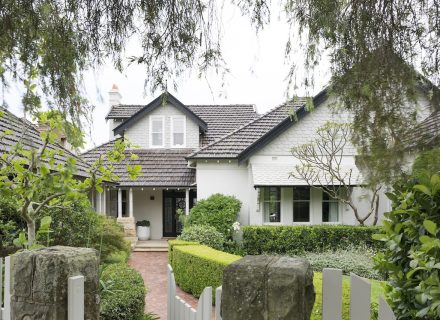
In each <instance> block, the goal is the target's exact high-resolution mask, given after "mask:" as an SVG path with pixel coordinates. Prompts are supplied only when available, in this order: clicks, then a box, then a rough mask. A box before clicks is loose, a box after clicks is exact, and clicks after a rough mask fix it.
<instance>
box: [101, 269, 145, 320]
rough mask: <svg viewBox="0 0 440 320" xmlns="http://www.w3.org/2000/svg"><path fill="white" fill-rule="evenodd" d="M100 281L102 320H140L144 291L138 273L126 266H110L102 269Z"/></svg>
mask: <svg viewBox="0 0 440 320" xmlns="http://www.w3.org/2000/svg"><path fill="white" fill-rule="evenodd" d="M100 281H101V282H102V283H104V284H105V287H106V289H105V290H102V289H101V319H102V320H122V319H124V320H142V319H143V317H144V307H145V294H146V289H145V285H144V280H143V279H142V276H141V275H140V273H139V272H137V271H136V270H134V269H132V268H130V267H129V266H127V265H126V264H123V263H121V264H112V265H109V266H107V267H106V268H104V270H103V271H102V273H101V279H100Z"/></svg>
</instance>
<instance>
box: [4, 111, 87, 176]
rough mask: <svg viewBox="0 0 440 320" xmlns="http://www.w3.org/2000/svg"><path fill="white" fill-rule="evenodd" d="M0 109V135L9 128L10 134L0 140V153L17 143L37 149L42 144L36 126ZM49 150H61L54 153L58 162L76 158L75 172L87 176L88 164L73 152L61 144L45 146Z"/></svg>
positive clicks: (28, 148)
mask: <svg viewBox="0 0 440 320" xmlns="http://www.w3.org/2000/svg"><path fill="white" fill-rule="evenodd" d="M0 111H1V112H3V113H4V115H3V117H0V135H1V134H2V133H4V132H5V131H6V130H10V131H11V132H12V134H10V135H5V136H4V137H3V138H2V139H1V140H0V154H2V153H7V152H9V151H10V150H11V148H12V147H14V146H15V145H16V144H17V143H19V142H20V143H21V144H22V145H23V147H24V148H25V149H27V150H30V149H38V148H41V147H42V146H43V141H42V140H41V137H40V132H39V131H38V129H37V127H36V126H35V125H34V124H33V123H31V122H29V121H27V120H25V119H21V118H19V117H17V116H16V115H14V114H13V113H11V112H9V111H8V110H6V109H4V108H2V107H0ZM47 148H48V149H49V150H60V149H61V150H62V151H63V152H64V154H63V155H56V156H55V159H56V160H57V161H59V162H60V163H65V162H66V160H67V158H68V157H73V158H75V159H76V169H77V171H76V172H75V174H76V175H77V176H80V177H89V176H90V175H89V173H88V169H89V168H90V166H89V164H88V163H86V162H85V161H83V160H82V159H81V158H79V157H78V156H77V155H75V154H73V153H72V152H70V151H69V150H67V149H65V148H64V147H62V146H61V145H59V144H57V143H55V144H49V145H48V147H47Z"/></svg>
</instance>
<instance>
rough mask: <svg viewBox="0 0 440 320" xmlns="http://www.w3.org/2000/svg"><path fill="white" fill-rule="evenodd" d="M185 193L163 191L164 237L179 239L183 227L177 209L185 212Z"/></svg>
mask: <svg viewBox="0 0 440 320" xmlns="http://www.w3.org/2000/svg"><path fill="white" fill-rule="evenodd" d="M185 204H186V201H185V191H166V190H164V191H163V236H164V237H177V235H179V234H180V232H181V231H182V226H181V224H180V222H179V219H178V216H177V209H182V210H183V212H185Z"/></svg>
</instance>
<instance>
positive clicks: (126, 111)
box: [105, 104, 145, 119]
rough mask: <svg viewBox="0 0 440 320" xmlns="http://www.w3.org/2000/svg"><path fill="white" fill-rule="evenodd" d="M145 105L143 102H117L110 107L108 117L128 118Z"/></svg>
mask: <svg viewBox="0 0 440 320" xmlns="http://www.w3.org/2000/svg"><path fill="white" fill-rule="evenodd" d="M143 107H145V105H142V104H117V105H114V106H112V107H111V108H110V112H109V113H108V114H107V116H106V117H105V118H106V119H127V118H130V117H131V116H132V115H133V114H135V113H136V112H138V111H139V110H141V109H142V108H143Z"/></svg>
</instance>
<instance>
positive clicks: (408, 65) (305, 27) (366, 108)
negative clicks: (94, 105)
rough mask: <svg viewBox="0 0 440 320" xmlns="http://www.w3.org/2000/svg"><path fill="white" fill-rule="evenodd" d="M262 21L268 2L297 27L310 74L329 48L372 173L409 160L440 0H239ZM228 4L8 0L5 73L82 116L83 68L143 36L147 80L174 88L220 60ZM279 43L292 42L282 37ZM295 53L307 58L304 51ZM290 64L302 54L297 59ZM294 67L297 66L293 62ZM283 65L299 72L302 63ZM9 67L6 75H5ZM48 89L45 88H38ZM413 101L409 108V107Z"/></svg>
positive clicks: (431, 63) (35, 99)
mask: <svg viewBox="0 0 440 320" xmlns="http://www.w3.org/2000/svg"><path fill="white" fill-rule="evenodd" d="M234 3H235V4H237V5H238V6H239V7H240V8H241V10H242V12H243V14H245V15H247V16H249V17H250V22H251V23H253V24H254V25H255V26H256V29H259V28H263V27H265V26H267V25H268V24H269V23H270V15H271V10H272V11H273V10H276V11H278V12H280V17H281V18H284V19H286V21H287V23H288V24H289V25H290V26H291V33H290V35H288V36H289V41H288V42H287V45H286V56H287V57H288V58H289V57H291V55H292V53H293V52H294V50H293V49H294V48H296V47H302V48H303V49H304V52H305V56H304V58H305V59H304V64H305V66H306V69H308V70H309V71H311V72H310V73H308V74H307V75H306V77H305V79H304V83H303V85H304V86H310V85H311V84H312V83H313V72H312V71H313V69H314V68H315V67H316V65H318V64H319V61H320V59H321V57H322V54H328V55H329V56H330V63H331V71H332V75H333V78H332V82H331V83H332V86H331V91H332V92H333V93H334V94H336V95H337V96H338V97H339V102H340V103H339V105H340V106H341V107H344V108H347V109H350V110H352V111H353V113H354V128H355V134H354V142H355V143H356V145H357V146H358V147H359V150H360V152H361V154H363V155H368V156H370V157H371V159H386V161H376V160H375V161H365V162H366V163H367V162H368V163H369V164H370V165H371V166H372V167H373V168H374V170H379V171H382V172H383V173H389V174H386V175H379V176H383V177H384V178H386V179H391V178H392V177H393V175H394V174H395V173H397V172H398V171H399V169H400V161H399V159H401V157H400V156H399V155H401V154H402V153H403V149H404V147H405V146H404V144H403V142H402V139H401V138H402V136H403V135H404V133H405V132H406V131H408V130H409V129H410V128H411V127H413V125H414V119H415V112H414V110H415V107H414V105H415V101H416V100H417V96H418V94H419V93H420V92H421V91H420V90H419V87H418V85H419V84H420V80H423V78H421V77H420V75H422V76H424V77H425V78H426V79H429V80H430V81H422V82H423V83H422V87H423V89H424V91H425V92H426V94H427V96H428V97H429V98H430V102H431V103H432V104H433V105H434V106H435V107H437V106H438V93H437V92H436V89H435V87H433V84H434V85H438V84H439V58H440V54H439V48H440V41H439V34H440V17H439V10H440V3H439V2H438V1H436V0H283V1H281V2H280V3H279V4H276V5H271V1H269V0H241V1H238V2H234ZM220 25H221V24H220V12H219V10H218V8H217V3H216V1H214V0H188V1H175V0H165V1H157V0H136V1H123V0H114V1H113V0H104V1H98V0H68V1H57V0H52V1H49V0H37V1H15V0H4V1H1V6H0V28H1V30H2V33H1V34H0V66H1V68H0V74H2V75H3V81H4V83H7V79H8V77H6V75H7V74H8V75H9V74H12V75H13V76H14V77H15V79H16V80H19V81H23V83H24V84H25V86H26V89H27V91H26V93H25V95H24V97H23V104H24V106H25V108H26V110H29V111H31V112H32V111H33V110H35V109H36V108H37V107H38V106H39V105H40V99H41V96H42V95H41V93H44V97H45V98H46V99H47V100H48V101H49V105H50V106H52V107H54V108H57V109H60V110H62V111H63V113H64V114H65V115H66V117H69V118H71V119H72V120H73V121H74V123H77V124H79V123H80V121H79V119H80V118H81V116H82V115H84V114H87V111H88V110H89V108H87V102H86V101H85V99H83V97H82V95H81V73H82V71H84V70H85V69H87V68H88V67H93V66H96V65H99V64H101V63H103V61H105V59H106V58H110V59H111V60H112V61H113V62H114V64H115V66H116V67H117V68H122V66H123V58H122V57H123V53H124V47H125V45H126V44H127V40H128V39H129V38H130V37H131V36H134V35H137V36H138V37H139V38H140V39H141V45H142V49H143V52H142V54H140V56H138V57H132V58H131V61H134V62H138V63H142V64H143V65H144V66H145V68H146V69H145V70H146V77H147V79H148V83H147V85H148V87H150V88H151V89H153V90H154V89H156V88H161V89H163V88H165V87H166V83H167V80H169V81H170V82H171V81H173V80H175V79H176V78H177V77H178V76H179V75H180V74H181V73H182V72H183V71H185V70H188V69H197V70H198V71H200V72H202V73H203V72H206V70H207V69H208V68H209V67H216V68H218V67H221V66H223V61H222V56H221V53H222V48H221V42H220V41H219V39H220V38H221V33H220V27H219V26H220ZM280 45H281V46H283V45H285V43H280ZM296 61H298V60H296ZM292 64H293V62H292ZM289 70H290V71H289ZM289 70H286V73H289V72H290V76H293V75H295V70H296V69H295V68H293V67H292V68H290V69H289ZM5 72H7V74H5ZM37 86H38V87H39V88H41V92H40V91H38V90H36V87H37ZM405 104H408V105H410V107H409V108H403V107H402V106H403V105H405Z"/></svg>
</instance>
